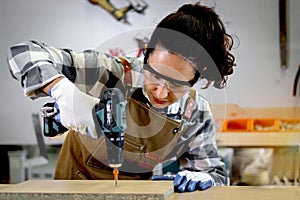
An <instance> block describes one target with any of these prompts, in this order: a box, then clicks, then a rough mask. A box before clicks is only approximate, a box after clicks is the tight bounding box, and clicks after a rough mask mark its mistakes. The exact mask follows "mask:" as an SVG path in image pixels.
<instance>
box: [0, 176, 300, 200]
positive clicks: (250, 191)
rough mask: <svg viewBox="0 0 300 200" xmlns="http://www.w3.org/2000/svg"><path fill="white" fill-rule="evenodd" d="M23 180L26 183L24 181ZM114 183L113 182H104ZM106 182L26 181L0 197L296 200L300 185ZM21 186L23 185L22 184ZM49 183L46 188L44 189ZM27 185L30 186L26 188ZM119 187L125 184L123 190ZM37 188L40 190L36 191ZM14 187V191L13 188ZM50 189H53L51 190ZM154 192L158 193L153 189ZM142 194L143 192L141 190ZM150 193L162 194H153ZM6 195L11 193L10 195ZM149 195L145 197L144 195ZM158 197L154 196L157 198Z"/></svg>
mask: <svg viewBox="0 0 300 200" xmlns="http://www.w3.org/2000/svg"><path fill="white" fill-rule="evenodd" d="M24 183H25V184H24ZM107 183H109V184H111V185H113V181H110V182H107ZM105 184H106V183H105V181H104V182H103V181H86V180H85V181H74V180H73V181H54V180H51V181H49V180H45V181H31V182H30V181H29V182H27V183H26V182H23V183H20V184H15V185H7V184H6V185H0V199H13V200H18V199H22V200H26V199H31V200H35V199H39V200H40V199H41V200H42V199H47V200H52V199H53V200H58V199H64V200H68V199H89V200H94V199H114V200H118V199H122V200H126V199H143V200H145V199H151V200H153V199H161V200H186V199H209V200H217V199H218V200H219V199H222V200H247V199H250V200H253V199H255V200H282V199H288V200H299V199H300V187H297V186H215V187H212V188H210V189H208V190H205V191H195V192H190V193H174V192H173V182H172V181H120V188H119V191H117V190H116V189H115V188H114V187H110V189H104V187H106V186H107V185H105ZM22 185H23V186H24V187H23V186H22ZM45 185H48V187H47V188H44V186H45ZM145 185H147V186H149V187H146V188H147V189H145V190H146V191H144V192H145V194H146V195H140V196H128V197H129V198H127V196H126V194H124V195H116V196H115V197H114V196H106V197H105V198H103V197H104V196H101V194H103V191H102V190H106V192H108V190H111V191H113V190H115V192H111V194H114V193H116V194H117V193H118V192H119V194H120V193H121V192H124V191H123V189H125V188H126V192H127V193H134V192H137V193H138V190H139V188H143V187H144V186H145ZM28 186H30V187H28ZM122 187H124V188H123V189H122ZM38 188H43V189H39V190H40V191H37V189H38ZM16 189H17V190H16ZM51 190H52V192H50V191H51ZM155 191H157V192H155ZM161 191H165V192H161ZM141 193H143V192H141ZM152 193H156V194H163V195H161V196H159V195H158V196H153V195H151V194H152ZM7 194H14V196H9V195H7ZM147 195H148V196H147ZM156 197H157V198H156Z"/></svg>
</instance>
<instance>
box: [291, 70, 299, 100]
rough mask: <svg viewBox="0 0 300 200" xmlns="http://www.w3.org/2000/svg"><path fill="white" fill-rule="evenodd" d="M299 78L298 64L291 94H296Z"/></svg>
mask: <svg viewBox="0 0 300 200" xmlns="http://www.w3.org/2000/svg"><path fill="white" fill-rule="evenodd" d="M299 78H300V65H299V66H298V71H297V73H296V76H295V80H294V86H293V96H296V95H297V87H298V81H299Z"/></svg>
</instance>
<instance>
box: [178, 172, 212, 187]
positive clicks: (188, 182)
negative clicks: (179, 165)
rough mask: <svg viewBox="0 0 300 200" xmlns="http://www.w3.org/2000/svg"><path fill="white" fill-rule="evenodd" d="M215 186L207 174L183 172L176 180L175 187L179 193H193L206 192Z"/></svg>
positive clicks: (179, 173)
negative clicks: (196, 191)
mask: <svg viewBox="0 0 300 200" xmlns="http://www.w3.org/2000/svg"><path fill="white" fill-rule="evenodd" d="M213 185H215V181H214V180H213V178H212V177H211V176H210V175H209V174H208V173H205V172H192V171H188V170H185V171H181V172H178V173H177V174H176V176H175V179H174V187H175V190H176V191H178V192H186V191H187V192H193V191H195V190H206V189H208V188H210V187H211V186H213Z"/></svg>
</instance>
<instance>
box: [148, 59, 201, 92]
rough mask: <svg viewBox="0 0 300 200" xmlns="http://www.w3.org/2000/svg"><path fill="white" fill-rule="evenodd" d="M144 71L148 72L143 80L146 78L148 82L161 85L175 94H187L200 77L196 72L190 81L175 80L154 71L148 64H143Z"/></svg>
mask: <svg viewBox="0 0 300 200" xmlns="http://www.w3.org/2000/svg"><path fill="white" fill-rule="evenodd" d="M144 70H146V71H147V72H148V73H146V74H145V78H147V80H148V81H150V82H151V83H154V84H163V85H165V86H166V88H167V89H168V90H171V91H172V92H175V93H183V92H187V91H188V90H189V89H190V88H191V87H192V86H193V85H194V84H195V83H196V82H197V80H198V79H199V77H200V73H199V72H198V71H197V70H196V72H195V76H194V78H193V79H192V80H190V81H180V80H176V79H173V78H170V77H168V76H165V75H163V74H161V73H159V72H157V71H155V70H154V69H153V68H152V67H151V66H150V65H149V64H144Z"/></svg>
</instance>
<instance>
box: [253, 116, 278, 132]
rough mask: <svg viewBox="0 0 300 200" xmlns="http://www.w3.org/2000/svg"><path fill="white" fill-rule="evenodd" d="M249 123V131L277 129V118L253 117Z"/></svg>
mask: <svg viewBox="0 0 300 200" xmlns="http://www.w3.org/2000/svg"><path fill="white" fill-rule="evenodd" d="M251 124H252V125H251V131H257V132H272V131H278V129H279V126H278V120H277V119H253V120H252V123H251Z"/></svg>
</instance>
